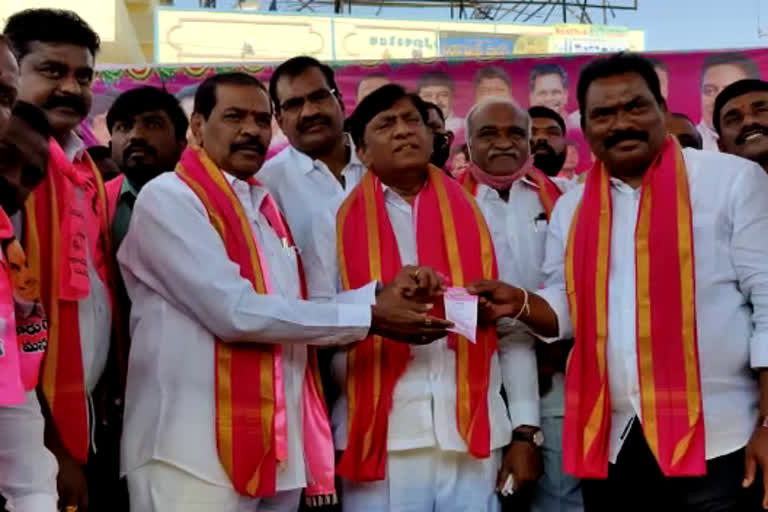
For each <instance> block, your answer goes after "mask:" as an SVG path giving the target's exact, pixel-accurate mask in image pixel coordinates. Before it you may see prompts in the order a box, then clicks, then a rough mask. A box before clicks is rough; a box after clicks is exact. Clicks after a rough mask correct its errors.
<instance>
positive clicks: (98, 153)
mask: <svg viewBox="0 0 768 512" xmlns="http://www.w3.org/2000/svg"><path fill="white" fill-rule="evenodd" d="M86 151H88V154H89V155H90V156H91V158H92V159H93V161H94V162H98V161H100V160H106V159H107V158H112V150H111V149H109V148H108V147H107V146H91V147H89V148H88V149H87V150H86Z"/></svg>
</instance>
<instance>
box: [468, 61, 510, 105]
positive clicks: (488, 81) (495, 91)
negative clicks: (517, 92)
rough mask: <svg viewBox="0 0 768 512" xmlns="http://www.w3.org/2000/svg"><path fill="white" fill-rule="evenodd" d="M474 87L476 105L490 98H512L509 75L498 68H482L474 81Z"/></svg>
mask: <svg viewBox="0 0 768 512" xmlns="http://www.w3.org/2000/svg"><path fill="white" fill-rule="evenodd" d="M472 87H473V89H474V90H475V103H480V102H481V101H483V100H485V99H486V98H490V97H496V98H507V99H511V98H512V80H510V78H509V73H507V72H506V71H505V70H504V69H502V68H500V67H498V66H486V67H484V68H480V69H479V70H478V71H477V73H475V77H474V78H473V79H472Z"/></svg>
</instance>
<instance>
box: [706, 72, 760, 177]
mask: <svg viewBox="0 0 768 512" xmlns="http://www.w3.org/2000/svg"><path fill="white" fill-rule="evenodd" d="M713 121H714V125H715V130H716V131H717V135H718V139H717V143H718V145H719V146H720V151H723V152H724V153H730V154H732V155H737V156H741V157H744V158H747V159H749V160H752V161H753V162H755V163H757V164H758V165H760V167H762V168H763V169H764V170H766V171H768V82H764V81H762V80H739V81H738V82H734V83H732V84H731V85H729V86H728V87H726V88H725V89H723V91H722V92H721V93H720V94H719V95H718V96H717V99H716V100H715V107H714V117H713Z"/></svg>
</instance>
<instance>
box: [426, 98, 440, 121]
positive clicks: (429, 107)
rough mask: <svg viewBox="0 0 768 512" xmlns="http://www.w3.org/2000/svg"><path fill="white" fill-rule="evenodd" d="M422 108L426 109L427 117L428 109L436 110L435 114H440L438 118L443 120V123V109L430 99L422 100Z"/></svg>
mask: <svg viewBox="0 0 768 512" xmlns="http://www.w3.org/2000/svg"><path fill="white" fill-rule="evenodd" d="M422 101H424V100H422ZM424 108H426V109H427V118H429V111H430V110H434V111H435V112H437V115H438V116H440V119H442V120H443V123H445V114H443V109H441V108H440V107H438V106H437V105H435V104H434V103H432V102H431V101H424Z"/></svg>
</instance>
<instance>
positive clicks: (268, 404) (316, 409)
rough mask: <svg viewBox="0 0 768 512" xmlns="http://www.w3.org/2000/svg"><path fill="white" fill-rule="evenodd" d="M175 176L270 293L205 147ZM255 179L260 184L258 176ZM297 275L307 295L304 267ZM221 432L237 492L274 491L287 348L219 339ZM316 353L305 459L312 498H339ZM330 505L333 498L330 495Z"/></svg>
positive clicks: (273, 216) (273, 215) (249, 275)
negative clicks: (283, 361) (335, 487)
mask: <svg viewBox="0 0 768 512" xmlns="http://www.w3.org/2000/svg"><path fill="white" fill-rule="evenodd" d="M176 173H177V175H178V176H179V177H180V178H181V180H182V181H184V183H186V184H187V185H188V186H189V188H191V189H192V191H193V192H194V193H195V195H196V196H197V197H198V198H199V199H200V201H201V202H202V203H203V206H204V207H205V209H206V211H207V213H208V217H209V219H210V221H211V224H212V225H213V227H214V228H215V229H216V232H217V233H218V234H219V236H220V237H221V239H222V241H223V242H224V245H225V246H226V249H227V255H228V256H229V258H230V259H231V260H232V261H233V262H234V263H236V264H238V265H239V267H240V275H241V276H242V277H243V278H244V279H247V280H249V281H250V282H251V284H252V285H253V288H254V290H256V292H257V293H261V294H269V293H272V290H271V286H270V276H269V267H268V265H267V263H268V262H267V261H266V259H265V258H264V256H263V251H262V250H261V248H260V247H259V246H258V244H257V242H256V238H255V237H254V234H253V230H252V228H251V224H250V221H249V220H248V216H247V215H246V213H245V211H244V210H243V206H242V204H241V203H240V200H239V199H238V198H237V196H236V195H235V192H234V191H233V189H232V187H231V186H230V184H229V182H228V181H227V179H226V177H225V176H224V173H223V172H222V171H221V170H219V168H218V167H216V164H214V163H213V161H211V159H210V158H209V157H208V155H207V154H206V153H205V151H204V150H203V149H201V148H193V147H190V148H187V149H186V150H185V151H184V153H183V154H182V157H181V161H180V162H179V164H178V166H177V167H176ZM250 182H251V183H252V184H255V185H259V183H258V182H257V181H255V180H253V179H252V180H250ZM264 201H265V203H264V205H262V207H261V211H262V213H264V215H265V216H266V217H267V219H268V220H269V222H270V224H271V226H272V228H273V229H274V230H275V232H276V233H277V234H278V236H279V237H281V238H282V239H283V240H284V241H285V242H286V243H288V244H290V246H291V247H293V246H294V243H293V238H292V237H291V234H290V231H289V229H288V225H287V224H286V222H285V220H284V219H283V217H282V215H281V214H280V211H279V210H278V208H277V205H276V203H275V201H274V199H272V196H269V195H268V196H267V197H266V199H265V200H264ZM297 272H298V273H299V279H300V281H301V285H302V286H301V287H302V294H303V296H304V297H306V286H305V284H304V276H303V270H302V268H301V263H300V262H299V265H298V269H297ZM215 365H216V367H215V376H216V377H215V378H216V437H217V447H218V452H219V459H220V461H221V464H222V465H223V466H224V469H225V470H226V472H227V474H228V475H229V477H230V479H231V480H232V484H233V486H234V488H235V490H236V491H237V492H238V493H239V494H241V495H243V496H250V497H254V498H256V497H265V496H273V495H274V494H275V490H276V477H277V464H278V462H282V461H285V460H287V440H286V436H287V430H286V428H287V427H286V420H285V388H284V384H283V383H284V379H283V363H282V347H281V346H280V345H276V344H269V343H224V342H222V341H221V340H219V339H217V340H216V355H215ZM322 396H323V395H322V385H321V383H320V377H319V371H318V366H317V354H316V352H315V350H314V349H313V348H311V347H310V348H309V354H308V358H307V369H306V373H305V377H304V387H303V390H302V401H303V409H304V411H303V418H304V420H303V421H304V424H303V432H304V435H303V439H304V457H305V459H306V461H307V465H308V471H309V475H310V480H311V484H309V485H308V486H307V490H306V494H307V496H308V497H329V496H335V492H334V474H333V473H334V471H333V464H334V452H333V443H332V439H331V430H330V424H329V421H328V415H327V412H326V408H325V403H324V401H323V398H322ZM325 501H326V502H327V501H329V500H327V499H326V500H325Z"/></svg>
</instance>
